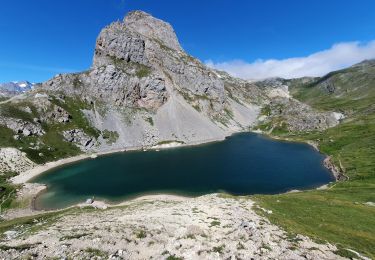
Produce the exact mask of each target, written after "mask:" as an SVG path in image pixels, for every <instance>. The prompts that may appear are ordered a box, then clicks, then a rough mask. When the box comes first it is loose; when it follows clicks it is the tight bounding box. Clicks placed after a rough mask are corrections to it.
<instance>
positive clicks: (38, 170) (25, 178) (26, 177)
mask: <svg viewBox="0 0 375 260" xmlns="http://www.w3.org/2000/svg"><path fill="white" fill-rule="evenodd" d="M253 133H255V134H263V135H264V136H265V137H267V138H271V139H275V140H280V141H287V142H298V141H296V140H287V139H280V138H274V137H272V136H269V135H266V134H264V133H260V132H258V131H253ZM233 134H235V133H233ZM229 136H231V135H228V136H227V137H229ZM227 137H226V138H227ZM222 140H224V139H213V140H202V141H200V142H195V143H188V144H185V143H177V142H173V143H171V144H168V145H165V146H160V145H157V146H150V147H128V148H124V149H114V150H110V151H104V152H99V153H91V154H81V155H78V156H74V157H70V158H65V159H61V160H58V161H54V162H49V163H46V164H44V165H38V166H36V167H34V168H32V169H30V170H28V171H25V172H23V173H21V174H19V175H18V176H16V177H13V178H12V179H11V180H12V182H13V183H15V184H25V183H27V182H29V181H30V180H32V179H33V178H35V177H37V176H39V175H41V174H43V173H45V172H47V171H49V170H51V169H54V168H57V167H61V166H64V165H67V164H71V163H74V162H78V161H81V160H87V159H90V158H92V159H95V158H97V157H98V156H104V155H109V154H114V153H121V152H127V151H139V150H146V151H147V150H159V149H168V148H176V147H186V146H195V145H201V144H207V143H211V142H218V141H222ZM300 143H305V142H300ZM307 144H309V145H312V144H310V143H307ZM312 146H313V147H314V149H316V150H317V151H319V150H318V148H317V146H314V145H312ZM327 158H328V157H327ZM324 166H325V167H326V168H327V169H329V170H330V172H331V173H332V168H329V167H327V166H326V164H324ZM334 176H335V179H336V180H337V176H336V175H334ZM325 186H327V184H325V185H323V186H322V187H325ZM322 187H317V189H321V188H322ZM46 189H47V187H46V188H45V189H43V190H39V192H37V194H34V195H33V197H32V200H31V201H32V202H33V203H32V205H30V209H31V211H37V212H41V211H46V212H47V211H50V210H43V209H38V208H37V207H36V205H35V201H36V199H37V197H38V196H40V195H41V194H42V193H43V192H45V190H46ZM289 192H290V191H289ZM156 195H158V194H156ZM159 195H163V194H159ZM147 196H155V195H154V194H151V195H142V196H140V197H141V198H142V197H147ZM165 196H167V197H168V196H172V197H173V196H178V197H183V198H189V197H188V196H180V195H168V194H165ZM137 198H138V197H136V198H132V199H130V200H134V199H137ZM126 201H128V200H124V202H126ZM124 202H119V203H113V204H112V203H110V202H107V201H104V202H103V203H104V204H103V203H101V204H103V205H106V207H107V206H119V205H121V204H122V203H124ZM79 205H81V206H82V203H78V204H76V205H74V206H79Z"/></svg>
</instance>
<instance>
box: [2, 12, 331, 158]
mask: <svg viewBox="0 0 375 260" xmlns="http://www.w3.org/2000/svg"><path fill="white" fill-rule="evenodd" d="M279 81H280V82H282V80H281V79H279V80H276V81H275V80H268V81H265V82H255V83H251V82H248V81H245V80H241V79H236V78H233V77H231V76H229V75H228V74H226V73H224V72H220V71H215V70H212V69H210V68H208V67H207V66H205V65H204V64H202V63H201V62H200V61H199V60H197V59H195V58H193V57H191V56H190V55H189V54H187V53H186V52H185V51H184V50H183V49H182V48H181V46H180V44H179V42H178V39H177V37H176V34H175V32H174V30H173V28H172V27H171V25H169V24H168V23H166V22H164V21H161V20H159V19H157V18H154V17H152V16H151V15H149V14H147V13H144V12H141V11H134V12H130V13H129V14H128V15H127V16H126V17H125V19H124V21H121V22H114V23H112V24H110V25H108V26H107V27H105V28H104V29H103V30H102V31H101V32H100V34H99V36H98V38H97V40H96V45H95V53H94V57H93V64H92V66H91V68H90V69H89V70H87V71H84V72H80V73H73V74H59V75H57V76H55V77H54V78H52V79H51V80H48V81H47V82H44V83H42V84H39V85H37V86H35V88H34V89H33V90H32V91H30V92H28V93H26V94H24V95H23V96H20V97H14V98H12V100H10V101H8V102H6V103H3V104H1V103H0V108H2V109H0V130H2V128H1V127H3V128H4V129H3V132H4V134H5V135H6V138H8V140H13V139H15V140H16V141H15V142H14V141H9V142H7V143H6V144H5V145H7V144H8V143H9V144H11V146H13V147H23V148H24V149H25V152H26V153H27V154H28V155H29V156H30V157H31V158H32V159H34V161H37V162H45V161H50V160H55V159H57V158H61V157H66V156H71V155H75V154H77V153H78V152H79V151H108V150H113V149H123V148H127V147H133V146H136V147H149V146H154V145H157V144H159V143H166V142H174V143H185V144H195V143H201V142H207V141H212V140H220V139H224V138H225V137H226V136H228V135H229V134H231V133H233V132H238V131H244V130H248V129H251V128H254V126H255V125H257V124H258V125H260V126H261V127H259V128H260V129H261V130H264V131H273V129H280V128H282V129H283V130H286V131H295V130H312V129H314V130H315V129H324V128H327V127H330V126H333V125H335V124H336V123H337V120H335V119H332V115H331V114H330V113H317V112H316V111H315V110H313V109H311V107H309V106H307V105H304V104H302V103H300V102H298V101H296V100H294V99H293V98H292V97H291V96H290V95H289V92H288V89H287V88H286V89H285V86H284V85H283V84H281V83H280V82H279ZM275 82H279V83H280V84H279V83H278V84H274V83H275ZM15 111H16V112H17V113H15ZM10 122H16V123H17V124H14V123H10ZM2 125H3V126H2ZM13 126H14V127H13ZM34 130H35V131H34ZM36 130H38V131H36ZM34 132H35V133H34ZM6 138H4V140H5V139H6ZM29 139H30V140H29ZM29 143H32V144H33V145H32V146H30V145H29ZM51 151H55V152H54V153H51ZM48 156H49V157H48Z"/></svg>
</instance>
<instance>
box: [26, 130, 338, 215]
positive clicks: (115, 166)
mask: <svg viewBox="0 0 375 260" xmlns="http://www.w3.org/2000/svg"><path fill="white" fill-rule="evenodd" d="M323 159H324V156H323V155H321V154H320V153H318V152H317V151H315V150H314V149H313V148H312V147H311V146H309V145H306V144H301V143H292V142H283V141H276V140H271V139H268V138H266V137H264V136H262V135H258V134H253V133H243V134H237V135H234V136H231V137H229V138H227V139H226V140H225V141H222V142H216V143H211V144H206V145H200V146H191V147H181V148H174V149H166V150H160V151H132V152H125V153H116V154H111V155H107V156H102V157H98V158H96V159H87V160H83V161H79V162H77V163H74V164H70V165H65V166H63V167H60V168H56V169H53V170H51V171H49V172H46V173H45V174H42V175H40V176H38V177H36V178H35V179H33V180H32V182H38V183H44V184H47V186H48V190H47V192H45V193H43V194H42V195H41V196H39V197H38V199H37V201H36V205H37V206H38V207H40V208H48V209H55V208H62V207H66V206H70V205H72V204H75V203H79V202H83V201H85V200H86V199H87V198H89V197H93V196H95V198H96V199H104V200H108V201H110V202H118V201H121V200H124V199H129V198H133V197H136V196H139V195H143V194H158V193H163V194H179V195H186V196H198V195H202V194H207V193H213V192H228V193H231V194H236V195H246V194H255V193H261V194H273V193H281V192H286V191H288V190H291V189H308V188H314V187H317V186H320V185H323V184H326V183H328V182H330V181H332V180H333V177H332V175H331V174H330V172H329V171H328V170H327V169H326V168H324V167H323V165H322V161H323Z"/></svg>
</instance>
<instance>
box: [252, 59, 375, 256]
mask: <svg viewBox="0 0 375 260" xmlns="http://www.w3.org/2000/svg"><path fill="white" fill-rule="evenodd" d="M284 84H287V85H289V89H290V93H291V94H292V95H293V97H295V98H297V99H298V100H300V101H302V102H306V103H308V104H310V105H311V106H312V107H314V108H315V109H317V110H321V111H340V112H341V113H343V114H344V116H345V118H344V119H342V122H341V123H340V124H339V125H337V126H336V127H333V128H329V129H327V130H325V131H312V132H303V133H300V132H297V133H283V134H277V133H276V135H277V136H278V137H280V138H287V139H292V140H297V141H310V142H314V143H316V144H317V145H318V147H319V150H320V151H321V152H323V153H325V154H327V155H330V156H331V157H332V161H333V162H334V164H335V165H336V166H337V167H338V168H339V170H340V171H342V172H344V174H345V175H347V177H348V178H349V180H348V181H344V182H338V183H333V184H330V185H329V187H328V188H327V189H325V190H315V191H305V192H300V193H290V194H282V195H275V196H257V200H258V201H259V202H260V204H261V205H262V206H264V207H266V208H268V209H272V211H273V214H272V215H270V216H269V218H270V219H271V220H273V221H274V222H275V223H277V224H279V225H282V226H284V227H285V228H286V229H287V230H289V231H292V232H295V233H303V234H306V235H309V236H312V237H315V238H317V239H323V240H328V241H332V242H335V243H338V244H339V245H340V246H341V248H346V249H352V250H358V251H359V252H361V253H363V254H366V255H368V256H371V257H374V256H375V251H374V248H375V237H374V234H375V218H374V216H375V207H374V203H375V110H374V104H375V61H374V60H370V61H364V62H362V63H359V64H357V65H354V66H352V67H350V68H347V69H344V70H340V71H335V72H332V73H329V74H328V75H326V76H324V77H322V78H310V79H294V80H289V81H284ZM271 135H275V133H271ZM341 253H342V254H344V255H345V254H348V255H353V254H352V253H351V252H350V251H348V250H342V251H341Z"/></svg>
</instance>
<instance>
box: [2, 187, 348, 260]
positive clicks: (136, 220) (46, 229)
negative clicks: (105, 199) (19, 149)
mask: <svg viewBox="0 0 375 260" xmlns="http://www.w3.org/2000/svg"><path fill="white" fill-rule="evenodd" d="M98 205H101V204H100V203H99V204H98ZM102 206H103V205H102ZM86 207H88V208H76V209H72V210H70V211H69V212H68V213H67V214H64V215H61V216H59V217H54V218H52V219H51V218H46V219H42V220H39V221H40V222H39V223H38V224H37V225H34V226H33V227H32V226H31V225H27V224H25V225H20V226H17V227H15V228H14V230H11V231H7V232H6V233H5V235H4V237H3V238H2V240H3V243H2V244H3V245H2V250H1V251H0V257H1V258H2V259H15V258H16V259H17V258H27V257H29V256H32V257H34V258H36V259H46V258H54V259H55V258H56V259H90V258H91V259H108V258H109V259H342V258H341V257H340V256H338V255H335V253H334V251H335V250H336V247H335V246H333V245H330V244H317V243H315V242H313V241H312V240H311V239H309V238H307V237H304V236H296V237H293V236H290V235H288V234H287V233H286V232H284V231H283V230H281V229H280V228H279V227H277V226H275V225H272V224H270V223H269V221H268V220H267V219H265V218H264V217H261V216H260V215H258V214H257V213H256V212H257V211H259V212H263V213H264V214H272V212H271V211H266V210H264V209H261V208H259V207H257V206H256V205H255V204H254V202H253V201H252V200H250V199H249V198H247V197H230V196H226V195H220V194H212V195H206V196H202V197H198V198H183V197H175V196H168V195H159V196H157V195H155V196H148V197H142V198H138V199H135V200H132V201H129V202H125V203H123V204H120V205H119V206H114V207H109V208H106V209H93V208H92V205H90V206H86ZM104 208H105V207H104ZM38 227H39V228H38Z"/></svg>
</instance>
